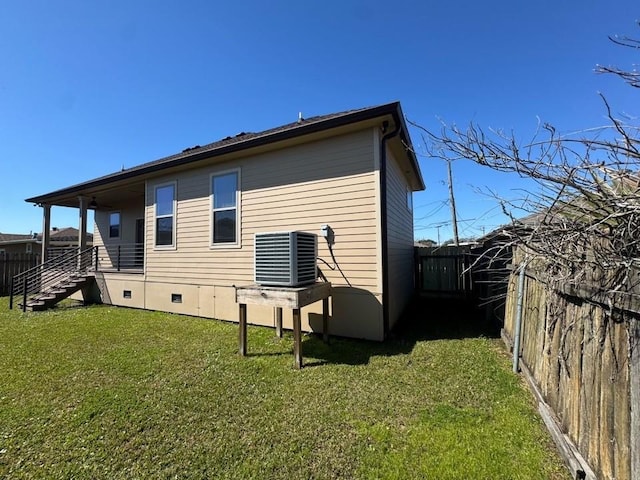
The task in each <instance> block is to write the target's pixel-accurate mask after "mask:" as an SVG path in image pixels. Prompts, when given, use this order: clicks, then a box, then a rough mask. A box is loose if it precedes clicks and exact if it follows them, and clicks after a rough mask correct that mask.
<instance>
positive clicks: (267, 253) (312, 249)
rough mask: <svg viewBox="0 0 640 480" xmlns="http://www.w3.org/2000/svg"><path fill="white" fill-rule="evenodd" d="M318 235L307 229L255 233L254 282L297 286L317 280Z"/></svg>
mask: <svg viewBox="0 0 640 480" xmlns="http://www.w3.org/2000/svg"><path fill="white" fill-rule="evenodd" d="M317 256H318V237H317V236H316V235H315V234H314V233H307V232H272V233H256V236H255V282H256V283H257V284H259V285H272V286H285V287H297V286H301V285H306V284H309V283H313V282H315V281H316V278H317V276H318V273H317V267H316V257H317Z"/></svg>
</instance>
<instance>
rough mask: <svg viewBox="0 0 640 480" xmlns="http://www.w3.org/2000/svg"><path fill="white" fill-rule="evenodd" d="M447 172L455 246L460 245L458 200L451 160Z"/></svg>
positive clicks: (448, 160) (448, 161)
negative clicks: (457, 217) (455, 192)
mask: <svg viewBox="0 0 640 480" xmlns="http://www.w3.org/2000/svg"><path fill="white" fill-rule="evenodd" d="M447 172H448V173H449V204H450V205H451V224H452V225H453V244H454V245H455V246H456V247H457V246H458V245H459V243H460V242H459V239H458V220H457V219H456V200H455V198H454V196H453V176H452V175H451V159H447Z"/></svg>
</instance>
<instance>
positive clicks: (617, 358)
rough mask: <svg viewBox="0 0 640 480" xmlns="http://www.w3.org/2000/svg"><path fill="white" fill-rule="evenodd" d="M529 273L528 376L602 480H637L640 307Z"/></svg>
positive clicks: (524, 336)
mask: <svg viewBox="0 0 640 480" xmlns="http://www.w3.org/2000/svg"><path fill="white" fill-rule="evenodd" d="M518 257H519V255H516V256H515V257H514V265H515V268H514V271H513V274H512V275H511V277H510V280H509V286H508V293H507V305H506V315H505V324H504V331H505V333H506V337H507V341H508V342H509V343H512V340H511V339H513V338H514V332H515V331H516V326H515V319H516V317H517V308H518V307H517V296H518V270H517V269H518V266H519V263H520V261H521V259H520V258H518ZM525 272H526V275H525V282H524V290H523V293H524V294H523V297H522V329H521V356H522V358H521V365H522V367H523V370H525V371H526V372H525V373H526V374H527V375H530V376H531V377H532V379H533V383H535V385H536V387H537V388H538V389H539V391H540V393H541V394H542V396H543V397H544V400H545V402H546V403H547V404H548V405H549V407H550V409H551V410H552V411H553V413H554V414H555V416H556V417H557V422H558V423H559V426H560V430H561V431H562V433H564V434H565V435H566V436H568V437H569V438H570V439H571V440H572V442H573V443H574V444H575V446H576V447H577V449H578V451H579V453H580V454H581V455H582V456H583V457H584V458H585V459H586V460H587V461H588V463H589V465H590V466H591V467H592V468H593V469H594V471H595V473H596V474H597V476H598V478H602V479H607V480H613V479H616V480H634V479H638V478H640V465H639V462H640V452H638V451H637V449H638V447H639V446H640V438H639V437H640V431H639V430H640V422H639V418H640V417H639V414H640V412H639V410H640V405H639V404H638V399H639V398H638V395H639V392H638V389H639V388H638V376H639V375H640V365H639V363H640V362H639V361H638V355H639V352H638V340H639V339H638V335H639V333H640V329H639V328H638V323H639V322H640V319H639V317H640V315H639V314H638V311H639V310H640V302H630V301H627V302H624V303H625V305H624V307H622V308H617V307H621V305H620V304H618V305H616V304H615V302H614V305H613V306H611V305H606V304H604V303H599V302H598V301H597V297H596V296H593V295H589V294H588V292H589V288H588V287H589V286H588V285H583V286H580V288H569V287H570V286H567V285H557V286H553V287H552V286H550V285H548V284H547V283H546V282H545V281H544V280H543V279H542V278H541V276H540V275H537V273H536V271H535V268H532V267H529V268H528V269H526V270H525ZM593 290H595V289H593ZM636 304H637V305H636ZM612 307H613V308H612Z"/></svg>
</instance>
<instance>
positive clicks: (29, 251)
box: [25, 243, 33, 253]
mask: <svg viewBox="0 0 640 480" xmlns="http://www.w3.org/2000/svg"><path fill="white" fill-rule="evenodd" d="M25 251H26V253H33V244H32V243H27V246H26V248H25Z"/></svg>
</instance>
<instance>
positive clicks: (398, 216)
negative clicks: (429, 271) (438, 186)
mask: <svg viewBox="0 0 640 480" xmlns="http://www.w3.org/2000/svg"><path fill="white" fill-rule="evenodd" d="M409 192H411V189H410V187H409V182H408V180H407V178H406V177H405V175H404V174H403V173H402V171H401V170H400V167H399V165H398V162H397V161H396V159H395V158H394V157H393V154H392V153H391V152H390V151H389V150H388V151H387V251H388V258H387V262H386V263H387V271H388V275H389V296H388V297H387V298H388V302H389V328H393V326H394V325H395V323H396V322H397V321H398V319H399V318H400V316H401V315H402V312H403V311H404V309H405V308H406V306H407V304H408V303H409V300H410V299H411V296H412V295H413V293H414V284H413V275H414V254H413V251H414V248H413V211H412V207H411V204H409V203H408V201H407V195H408V193H409Z"/></svg>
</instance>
